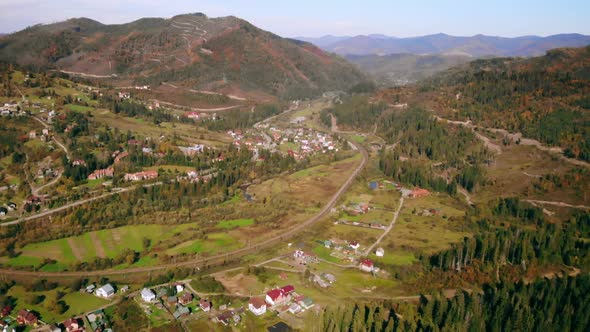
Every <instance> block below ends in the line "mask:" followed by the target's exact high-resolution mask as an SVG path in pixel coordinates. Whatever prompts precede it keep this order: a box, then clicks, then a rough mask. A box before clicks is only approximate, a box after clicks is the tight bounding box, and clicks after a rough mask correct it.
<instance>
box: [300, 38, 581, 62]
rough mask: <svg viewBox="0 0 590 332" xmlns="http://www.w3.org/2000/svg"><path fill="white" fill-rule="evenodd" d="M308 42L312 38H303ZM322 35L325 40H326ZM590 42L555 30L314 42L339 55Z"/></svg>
mask: <svg viewBox="0 0 590 332" xmlns="http://www.w3.org/2000/svg"><path fill="white" fill-rule="evenodd" d="M307 40H308V41H310V42H315V41H313V40H311V39H307ZM328 40H329V39H326V40H325V41H328ZM589 44H590V36H585V35H580V34H559V35H553V36H548V37H538V36H522V37H515V38H505V37H494V36H484V35H475V36H472V37H456V36H449V35H446V34H443V33H439V34H435V35H428V36H421V37H410V38H395V37H388V36H384V35H360V36H355V37H350V38H346V39H343V38H341V39H339V40H335V41H333V42H332V43H324V42H323V41H322V42H321V43H320V42H318V43H317V44H316V45H318V46H319V47H322V48H323V49H324V50H326V51H329V52H334V53H337V54H340V55H369V54H380V55H383V54H398V53H410V54H462V55H469V56H473V57H482V56H539V55H543V54H544V53H545V51H547V50H549V49H553V48H560V47H582V46H586V45H589Z"/></svg>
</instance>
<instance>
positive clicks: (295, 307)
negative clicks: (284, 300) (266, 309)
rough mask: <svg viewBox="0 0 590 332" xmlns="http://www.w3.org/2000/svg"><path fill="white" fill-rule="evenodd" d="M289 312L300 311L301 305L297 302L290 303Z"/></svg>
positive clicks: (295, 312)
mask: <svg viewBox="0 0 590 332" xmlns="http://www.w3.org/2000/svg"><path fill="white" fill-rule="evenodd" d="M289 312H290V313H292V314H297V313H299V312H301V306H300V305H299V304H297V303H291V305H290V306H289Z"/></svg>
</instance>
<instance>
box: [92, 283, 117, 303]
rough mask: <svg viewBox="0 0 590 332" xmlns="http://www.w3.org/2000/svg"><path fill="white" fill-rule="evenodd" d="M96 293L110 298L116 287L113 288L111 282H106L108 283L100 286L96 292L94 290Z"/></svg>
mask: <svg viewBox="0 0 590 332" xmlns="http://www.w3.org/2000/svg"><path fill="white" fill-rule="evenodd" d="M94 295H96V296H98V297H102V298H105V299H106V298H109V297H111V296H113V295H115V289H114V288H113V286H112V285H111V284H106V285H104V286H102V287H100V288H99V289H97V290H96V292H94Z"/></svg>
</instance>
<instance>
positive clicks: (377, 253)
mask: <svg viewBox="0 0 590 332" xmlns="http://www.w3.org/2000/svg"><path fill="white" fill-rule="evenodd" d="M375 255H376V256H377V257H383V255H385V250H383V248H377V250H376V251H375Z"/></svg>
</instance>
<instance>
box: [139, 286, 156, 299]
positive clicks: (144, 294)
mask: <svg viewBox="0 0 590 332" xmlns="http://www.w3.org/2000/svg"><path fill="white" fill-rule="evenodd" d="M141 296H142V297H150V296H156V294H154V292H153V291H152V290H151V289H149V288H144V289H142V290H141Z"/></svg>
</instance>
